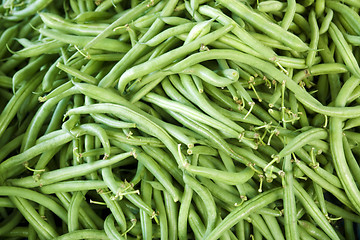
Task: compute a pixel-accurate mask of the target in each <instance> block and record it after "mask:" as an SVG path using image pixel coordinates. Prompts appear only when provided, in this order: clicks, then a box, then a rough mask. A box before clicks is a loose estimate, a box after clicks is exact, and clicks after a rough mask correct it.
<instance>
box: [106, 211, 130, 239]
mask: <svg viewBox="0 0 360 240" xmlns="http://www.w3.org/2000/svg"><path fill="white" fill-rule="evenodd" d="M104 230H105V233H106V235H107V236H108V237H109V238H110V239H125V237H123V236H122V235H121V234H120V233H119V232H118V231H117V229H116V228H115V223H114V216H113V215H112V214H109V215H108V216H107V217H106V219H105V222H104Z"/></svg>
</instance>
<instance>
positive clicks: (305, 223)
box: [298, 220, 330, 239]
mask: <svg viewBox="0 0 360 240" xmlns="http://www.w3.org/2000/svg"><path fill="white" fill-rule="evenodd" d="M298 222H299V225H300V226H301V227H303V228H304V229H305V231H307V232H308V233H309V234H310V235H311V236H313V237H315V238H316V239H330V238H329V237H328V236H327V235H326V234H325V233H324V232H322V231H321V230H319V229H317V228H316V227H315V226H314V225H313V224H311V223H310V222H308V221H305V220H299V221H298Z"/></svg>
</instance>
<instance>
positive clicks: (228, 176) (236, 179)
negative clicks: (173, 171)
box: [184, 165, 254, 185]
mask: <svg viewBox="0 0 360 240" xmlns="http://www.w3.org/2000/svg"><path fill="white" fill-rule="evenodd" d="M184 168H185V170H186V171H187V172H189V173H192V174H194V175H198V176H203V177H207V178H210V179H213V180H216V181H221V182H225V183H228V184H231V185H237V184H242V183H245V182H247V181H248V180H249V179H250V178H252V176H253V175H254V171H253V170H252V169H251V168H245V169H244V170H242V171H241V172H237V173H232V172H225V171H221V170H216V169H210V168H205V167H198V166H193V165H187V166H185V167H184Z"/></svg>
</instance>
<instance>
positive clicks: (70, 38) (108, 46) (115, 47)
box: [39, 28, 130, 53]
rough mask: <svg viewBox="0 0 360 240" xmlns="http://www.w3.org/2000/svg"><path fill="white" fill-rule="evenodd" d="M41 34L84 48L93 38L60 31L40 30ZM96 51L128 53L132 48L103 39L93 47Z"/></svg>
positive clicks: (118, 42)
mask: <svg viewBox="0 0 360 240" xmlns="http://www.w3.org/2000/svg"><path fill="white" fill-rule="evenodd" d="M39 32H40V33H41V34H43V35H45V36H47V37H49V38H52V39H55V40H58V41H61V42H64V43H68V44H73V45H77V46H79V47H84V46H85V45H86V44H87V43H89V42H90V41H91V40H92V39H93V38H92V37H88V36H77V35H70V34H64V33H62V32H60V31H58V30H53V29H45V28H41V29H39ZM93 48H94V49H100V50H108V51H109V50H110V51H113V52H120V53H121V52H127V51H128V50H129V49H130V46H129V45H128V44H126V43H123V42H121V41H115V40H114V39H103V40H102V42H101V43H99V44H96V45H94V46H93Z"/></svg>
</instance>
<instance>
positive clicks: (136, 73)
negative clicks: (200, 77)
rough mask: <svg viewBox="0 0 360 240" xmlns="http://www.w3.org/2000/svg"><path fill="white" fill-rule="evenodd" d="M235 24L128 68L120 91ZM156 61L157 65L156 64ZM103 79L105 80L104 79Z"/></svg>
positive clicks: (121, 81) (208, 41) (120, 85)
mask: <svg viewBox="0 0 360 240" xmlns="http://www.w3.org/2000/svg"><path fill="white" fill-rule="evenodd" d="M233 27H234V26H233V25H231V24H230V25H227V26H224V27H223V28H220V29H218V30H216V31H214V32H212V33H209V34H207V35H205V36H202V37H200V38H198V39H196V40H194V41H192V42H190V43H188V44H186V45H184V46H182V47H179V48H176V49H174V50H172V51H169V52H167V53H165V54H163V55H161V56H159V57H156V58H153V59H151V60H150V61H147V62H146V63H142V64H139V65H136V66H134V67H132V68H130V69H128V70H126V71H125V72H124V73H123V74H122V75H121V77H120V80H119V83H118V88H119V91H120V93H122V92H123V90H124V89H125V86H126V84H127V83H128V82H130V81H131V80H133V79H135V78H138V77H141V76H144V75H146V74H149V73H151V72H153V71H156V70H159V69H161V68H164V67H166V66H167V65H168V64H169V63H170V62H172V61H174V60H176V59H177V58H181V57H184V56H185V55H186V54H188V53H190V52H192V51H195V50H196V49H199V48H200V46H201V45H206V44H208V43H210V42H212V41H214V40H216V39H217V38H219V37H220V36H221V35H223V34H224V33H226V32H228V31H230V30H231V29H232V28H233ZM155 63H156V65H155ZM102 81H103V80H102Z"/></svg>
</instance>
